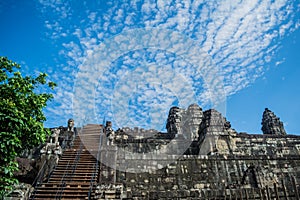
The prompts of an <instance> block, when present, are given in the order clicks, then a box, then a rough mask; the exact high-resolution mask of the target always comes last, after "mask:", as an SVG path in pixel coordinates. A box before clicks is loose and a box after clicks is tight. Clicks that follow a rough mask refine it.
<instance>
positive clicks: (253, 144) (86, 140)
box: [11, 104, 300, 199]
mask: <svg viewBox="0 0 300 200" xmlns="http://www.w3.org/2000/svg"><path fill="white" fill-rule="evenodd" d="M166 118H167V123H166V129H167V132H166V133H162V132H158V131H156V130H153V129H150V130H145V129H142V128H137V127H135V128H134V127H132V128H128V127H125V128H119V129H117V130H113V128H112V127H113V126H112V124H111V122H109V121H107V122H105V123H104V124H88V125H86V126H84V127H75V126H74V123H76V122H74V120H72V119H70V120H69V121H68V126H67V127H57V128H53V129H51V131H52V135H51V137H49V138H48V140H47V143H46V144H43V145H40V146H39V147H37V148H35V149H32V150H28V151H26V152H24V155H23V157H20V158H18V159H19V160H18V162H19V164H20V166H22V164H23V170H21V172H19V174H18V177H19V179H20V180H21V182H22V181H23V182H24V184H23V185H22V184H20V185H19V186H18V187H19V188H16V190H15V191H14V192H13V193H12V194H11V196H14V195H15V196H19V197H23V198H24V199H26V196H27V197H28V198H30V199H299V195H300V194H299V183H300V161H299V159H300V156H299V153H300V152H299V149H300V136H297V135H290V134H287V133H286V132H285V130H284V126H283V123H282V122H281V121H280V119H279V118H278V117H277V116H276V115H275V114H274V113H273V112H272V111H270V110H269V109H267V108H266V109H265V111H264V112H263V116H262V123H261V124H262V133H263V134H261V133H258V134H247V133H238V132H236V131H235V130H234V129H233V128H232V127H231V124H230V122H229V121H227V120H226V119H225V118H224V117H223V116H222V115H221V113H219V112H218V111H217V110H214V109H210V110H206V111H203V110H202V108H200V107H199V106H198V105H196V104H192V105H190V106H189V107H188V108H187V109H182V108H178V107H172V108H171V109H170V111H169V115H168V116H166ZM162 120H163V119H162Z"/></svg>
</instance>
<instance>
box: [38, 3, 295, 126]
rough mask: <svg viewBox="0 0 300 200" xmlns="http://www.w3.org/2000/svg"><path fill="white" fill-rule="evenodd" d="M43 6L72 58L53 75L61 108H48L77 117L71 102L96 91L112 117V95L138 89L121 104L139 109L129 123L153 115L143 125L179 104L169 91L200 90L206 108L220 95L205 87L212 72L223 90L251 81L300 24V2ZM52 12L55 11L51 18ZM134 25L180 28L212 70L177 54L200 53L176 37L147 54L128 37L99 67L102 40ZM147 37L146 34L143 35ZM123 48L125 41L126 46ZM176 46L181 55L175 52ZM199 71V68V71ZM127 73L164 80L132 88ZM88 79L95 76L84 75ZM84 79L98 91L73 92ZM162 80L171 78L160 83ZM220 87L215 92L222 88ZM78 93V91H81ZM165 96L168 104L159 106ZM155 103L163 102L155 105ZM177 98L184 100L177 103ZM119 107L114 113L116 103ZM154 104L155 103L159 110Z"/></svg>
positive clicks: (100, 110) (102, 110)
mask: <svg viewBox="0 0 300 200" xmlns="http://www.w3.org/2000/svg"><path fill="white" fill-rule="evenodd" d="M40 4H41V6H42V7H43V9H42V12H43V13H44V14H45V16H46V18H47V20H46V21H45V26H46V27H47V28H48V29H49V32H48V33H49V34H48V35H49V37H51V38H52V39H53V40H55V41H57V42H58V43H61V44H62V47H61V48H62V50H61V51H60V53H61V55H63V56H64V57H65V59H66V63H67V64H62V66H61V69H60V76H59V77H55V75H54V74H52V76H54V77H55V78H56V79H57V82H58V83H59V85H60V87H59V88H58V89H57V94H56V100H55V101H56V102H60V103H57V105H56V108H55V109H52V110H48V111H49V113H54V112H55V113H54V114H57V115H59V113H57V112H56V111H54V110H59V112H60V113H61V115H62V113H63V115H73V113H72V109H74V108H72V109H70V105H73V103H74V98H81V97H82V98H83V97H84V95H94V97H93V98H90V99H88V100H87V101H86V103H87V105H88V106H87V107H89V108H91V109H94V107H93V106H91V105H95V104H96V105H97V108H96V109H94V112H97V113H96V114H95V115H96V116H97V117H96V118H101V117H102V118H103V117H104V116H110V117H113V116H114V115H115V114H116V113H113V111H112V110H113V109H111V105H112V97H114V96H115V98H117V97H118V98H121V97H124V95H125V96H126V95H127V96H128V93H130V90H131V92H132V93H134V92H135V93H136V96H135V97H134V95H133V96H132V99H131V100H132V102H131V103H132V104H129V103H128V102H122V103H124V104H126V106H128V109H132V110H134V111H135V112H134V113H137V115H136V118H134V116H133V114H132V116H131V114H129V115H130V116H131V117H130V119H131V121H135V120H136V121H135V122H134V123H133V124H132V125H135V123H136V122H137V124H138V122H142V120H145V119H148V121H147V120H146V121H144V122H143V123H144V124H147V123H148V122H149V120H150V121H151V120H152V122H153V124H155V123H157V121H159V120H161V119H159V120H157V119H158V118H157V116H160V117H162V115H159V114H158V113H163V114H164V113H165V111H164V110H163V109H166V108H163V107H162V106H159V105H163V106H168V105H169V104H173V103H174V96H176V95H174V94H173V93H174V92H170V91H176V93H180V94H184V95H189V94H188V93H189V92H190V93H195V96H197V98H196V101H197V102H198V103H200V104H203V105H202V106H204V107H205V106H208V104H209V101H214V98H215V97H214V94H213V93H212V92H211V91H209V90H207V88H208V86H205V85H206V84H212V80H213V79H214V78H215V77H214V76H217V77H220V80H222V84H221V85H222V87H220V88H216V87H214V89H215V90H224V91H225V93H226V95H232V94H234V93H236V92H237V91H239V90H241V89H243V88H245V87H247V86H248V85H249V84H251V83H253V82H254V80H255V79H256V78H257V77H259V76H261V75H262V74H263V73H264V72H265V71H266V70H267V67H266V66H267V63H269V62H270V61H272V56H273V54H274V52H276V50H277V49H278V47H279V46H280V40H281V38H282V37H284V36H285V35H286V34H288V33H289V32H291V31H294V30H295V29H297V28H298V27H299V17H297V12H298V11H299V3H298V2H297V1H296V0H294V1H293V0H292V1H288V0H280V1H271V0H266V1H258V0H254V1H246V0H245V1H230V0H225V1H217V0H215V1H183V2H177V1H156V2H152V1H141V2H140V1H139V2H137V1H128V2H118V1H113V2H106V3H105V4H104V5H103V4H102V5H101V4H100V3H97V2H93V3H91V2H89V1H86V2H82V3H68V2H62V1H54V2H51V1H40ZM47 13H50V15H49V16H48V15H47ZM136 28H144V29H147V28H156V29H159V30H173V31H174V32H178V33H181V34H182V35H184V36H186V37H187V38H189V39H190V40H193V41H194V44H196V45H197V46H198V47H199V48H201V50H202V51H203V52H206V53H207V55H209V57H210V58H211V60H212V63H213V64H211V65H213V66H210V67H208V68H209V71H207V72H204V69H206V68H207V66H208V63H205V62H202V63H199V66H195V63H193V61H192V63H189V60H188V59H185V58H182V57H180V56H179V55H180V53H178V52H183V51H186V54H188V53H189V52H190V55H195V54H196V52H194V53H191V52H192V51H193V49H192V48H190V49H185V48H186V46H188V45H186V44H184V43H183V42H178V43H176V42H172V45H173V46H172V47H169V46H166V45H168V44H169V43H168V42H167V41H166V43H165V44H163V42H164V40H163V39H160V40H158V39H157V41H160V42H161V43H162V44H160V45H159V46H160V47H161V48H162V49H151V50H149V49H148V50H146V51H148V53H147V52H145V49H143V46H141V47H140V49H138V48H137V49H131V46H132V45H133V46H134V45H136V44H134V42H132V43H131V42H130V41H128V40H126V42H127V43H120V42H117V43H116V44H121V45H125V46H126V47H128V49H129V50H130V51H129V52H126V53H125V55H120V56H119V57H118V58H115V59H114V60H113V62H112V63H106V65H104V64H103V65H101V66H100V67H99V64H98V62H102V60H99V58H97V56H99V54H97V50H98V48H99V45H101V44H102V43H103V42H104V43H105V41H107V40H110V39H111V38H113V37H115V36H116V35H118V34H122V33H123V32H126V31H128V30H132V29H136ZM156 36H157V37H159V36H160V35H159V34H158V35H156ZM149 37H151V36H150V35H149ZM115 38H119V39H120V38H121V37H115ZM165 40H172V38H165ZM173 40H174V38H173ZM145 41H148V40H147V39H145ZM149 41H150V40H149ZM174 41H175V40H174ZM176 45H177V46H176ZM146 46H147V45H146ZM109 47H110V48H118V47H114V46H109ZM120 48H123V47H122V46H120ZM170 49H171V50H173V51H175V53H174V52H169V51H170ZM175 49H176V50H175ZM95 52H96V53H95ZM108 52H109V53H108ZM102 53H103V52H102ZM106 53H108V55H104V54H101V56H107V57H114V55H113V54H114V51H109V50H108V51H107V52H106ZM151 53H152V54H153V55H151ZM176 53H177V54H176ZM199 56H201V55H199ZM87 58H88V59H93V62H91V61H88V62H87V61H86V59H87ZM190 59H191V60H194V61H196V60H197V59H199V58H192V57H191V58H190ZM199 60H201V59H199ZM118 62H119V63H118ZM201 64H202V66H201ZM114 65H115V67H114ZM206 65H207V66H206ZM95 66H98V67H95ZM104 66H105V67H104ZM116 66H117V67H116ZM151 66H156V68H155V70H154V71H152V72H151V73H150V72H148V71H147V70H148V69H149V68H150V67H151ZM168 66H170V68H168ZM184 66H185V67H184ZM138 69H142V70H144V72H143V73H144V74H139V72H138V71H137V70H138ZM162 69H163V70H162ZM168 69H170V70H168ZM197 69H201V70H199V71H197ZM93 70H96V71H94V72H95V73H93V74H91V73H89V71H93ZM195 70H196V71H195ZM78 71H79V73H78V74H77V72H78ZM197 72H198V73H199V74H197ZM126 73H127V74H130V75H131V76H133V78H134V77H135V76H136V77H139V79H138V80H136V81H142V80H143V81H144V82H145V83H155V82H157V83H159V84H157V85H156V86H155V87H154V86H151V85H148V86H147V87H146V86H143V84H144V82H140V83H141V85H142V86H141V87H140V88H141V89H140V90H135V89H134V88H132V87H133V85H135V84H134V83H133V80H134V79H132V80H130V78H127V79H128V80H127V79H126V78H124V77H126V75H124V74H126ZM172 73H175V74H178V73H179V74H181V75H182V77H183V80H184V81H182V80H177V81H176V78H175V77H176V76H175V75H174V74H172ZM62 74H65V75H62ZM201 74H202V77H201ZM203 74H205V75H206V76H205V79H206V80H210V81H207V82H205V80H203ZM89 76H97V77H94V78H91V77H89ZM99 76H100V77H99ZM127 76H128V77H130V76H129V75H127ZM161 76H164V78H162V77H161ZM207 76H208V77H207ZM88 77H89V78H90V80H89V79H86V80H85V79H84V78H88ZM122 77H123V78H122ZM79 78H82V79H83V80H85V81H86V82H85V83H81V84H86V85H87V87H88V85H96V86H95V88H96V89H95V91H92V90H91V91H89V90H88V91H81V93H82V96H79V97H78V96H76V97H74V96H73V94H74V91H72V92H70V90H69V89H70V86H71V87H72V88H73V86H74V82H75V80H76V81H78V79H79ZM172 78H173V79H172ZM156 79H158V80H156ZM162 79H166V80H168V81H165V82H162V81H161V80H162ZM125 80H126V81H125ZM99 81H100V82H99ZM120 82H121V83H122V84H121V83H120ZM178 82H185V83H186V85H188V88H189V89H191V90H192V91H189V92H188V91H186V90H184V88H186V87H187V86H186V85H184V84H183V85H178ZM160 84H162V85H164V90H163V89H162V88H160V87H159V85H160ZM199 85H201V87H200V89H199V87H197V86H199ZM118 87H119V88H118ZM67 88H68V89H67ZM83 88H85V87H83ZM77 89H78V88H77ZM79 89H80V88H79ZM116 89H117V90H116ZM100 91H101V92H100ZM118 92H119V93H118ZM100 93H101V94H100ZM219 93H220V92H219V91H217V93H216V94H219ZM76 94H79V91H77V93H76ZM141 94H143V95H141ZM155 94H156V95H155ZM177 95H178V94H177ZM184 95H182V96H184ZM182 98H183V97H182ZM159 100H160V101H161V102H164V103H165V104H164V103H163V104H160V103H161V102H159ZM162 100H164V101H162ZM155 101H157V102H159V103H157V102H155ZM95 102H96V103H95ZM150 102H153V103H154V104H155V105H156V106H157V107H155V108H154V107H153V106H152V107H151V103H150ZM175 103H178V102H176V101H175ZM191 103H192V102H191ZM124 104H123V105H122V106H124ZM115 106H116V107H117V105H115ZM156 108H159V109H156ZM75 109H76V108H75ZM114 109H115V112H116V108H114ZM120 109H121V108H120ZM153 109H154V110H155V109H156V110H155V112H154V110H153ZM150 110H151V111H150ZM89 112H90V110H89ZM120 112H121V111H120V110H118V111H117V113H118V116H122V117H119V118H120V119H118V120H119V124H122V123H124V124H122V125H123V126H126V125H128V124H126V123H127V122H126V120H121V119H123V118H124V119H125V116H123V115H126V114H124V113H123V114H121V113H120ZM153 112H154V113H155V116H156V117H154V116H152V117H150V118H149V117H148V116H149V114H150V113H153ZM127 114H128V113H127ZM115 117H116V116H115ZM127 117H128V116H127ZM127 121H128V120H127ZM129 121H130V120H129ZM146 122H147V123H146ZM150 126H152V124H151V125H150ZM159 126H161V124H160V125H159Z"/></svg>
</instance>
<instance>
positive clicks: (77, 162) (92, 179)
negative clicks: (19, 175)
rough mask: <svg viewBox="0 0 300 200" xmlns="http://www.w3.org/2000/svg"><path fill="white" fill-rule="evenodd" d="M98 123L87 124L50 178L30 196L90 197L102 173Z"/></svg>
mask: <svg viewBox="0 0 300 200" xmlns="http://www.w3.org/2000/svg"><path fill="white" fill-rule="evenodd" d="M101 131H102V128H101V127H100V126H99V125H87V126H85V127H84V128H83V129H82V132H81V133H80V134H78V135H77V136H76V137H75V140H74V142H73V145H72V147H71V148H70V149H66V150H65V151H64V153H63V155H62V157H61V159H60V160H59V162H58V164H57V166H56V167H55V169H54V171H53V172H52V174H51V176H50V178H49V179H48V181H47V182H43V183H41V184H39V185H37V186H36V187H35V190H34V192H33V193H32V195H31V197H30V199H91V198H92V194H93V193H92V192H93V190H94V187H95V185H96V183H97V180H98V177H99V162H98V161H97V160H98V159H97V155H98V149H99V142H100V132H101Z"/></svg>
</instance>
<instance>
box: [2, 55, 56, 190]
mask: <svg viewBox="0 0 300 200" xmlns="http://www.w3.org/2000/svg"><path fill="white" fill-rule="evenodd" d="M19 69H20V65H19V64H17V63H15V62H13V61H11V60H9V59H7V58H6V57H0V155H1V156H0V193H1V194H2V195H3V194H4V192H5V191H7V190H9V189H11V186H12V185H13V184H14V183H16V182H17V180H16V179H14V178H13V172H14V171H16V170H18V164H17V162H16V161H15V159H16V157H17V156H18V155H20V154H21V152H22V151H23V150H25V149H30V148H32V147H35V146H38V145H39V144H41V143H43V142H44V141H45V139H46V135H47V134H48V132H47V130H46V129H44V125H43V122H44V121H45V120H46V118H45V115H44V113H43V108H45V107H46V106H47V102H48V101H49V100H50V99H52V98H53V96H52V94H49V93H39V92H38V89H40V87H42V86H43V85H46V87H47V88H48V87H50V88H51V89H53V88H54V87H55V86H56V84H55V83H53V82H50V81H47V80H46V77H47V74H45V73H40V74H39V75H38V76H37V77H32V76H22V74H21V73H20V71H19Z"/></svg>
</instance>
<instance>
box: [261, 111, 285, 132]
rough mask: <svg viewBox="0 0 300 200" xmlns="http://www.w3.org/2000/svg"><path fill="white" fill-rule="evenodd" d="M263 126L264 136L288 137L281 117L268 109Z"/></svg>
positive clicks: (264, 114) (265, 112)
mask: <svg viewBox="0 0 300 200" xmlns="http://www.w3.org/2000/svg"><path fill="white" fill-rule="evenodd" d="M261 125H262V128H261V130H262V131H263V134H271V135H286V132H285V130H284V127H283V123H282V122H281V121H280V119H279V117H277V116H276V115H275V114H274V112H272V111H271V110H269V109H268V108H266V109H265V111H264V113H263V118H262V122H261Z"/></svg>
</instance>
